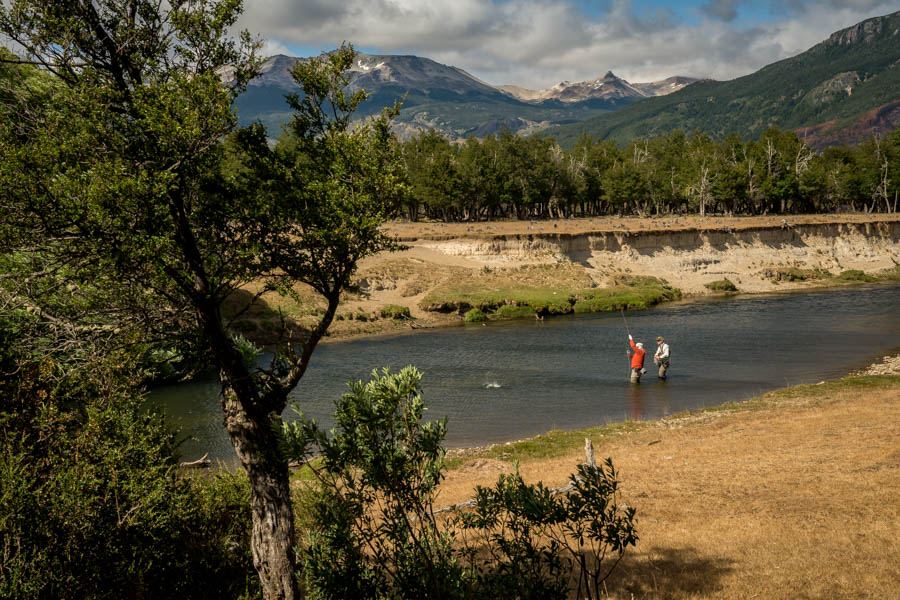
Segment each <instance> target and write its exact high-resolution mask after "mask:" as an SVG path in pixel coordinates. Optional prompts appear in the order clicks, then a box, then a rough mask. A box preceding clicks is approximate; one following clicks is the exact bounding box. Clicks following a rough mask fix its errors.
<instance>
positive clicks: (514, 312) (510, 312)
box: [494, 304, 535, 319]
mask: <svg viewBox="0 0 900 600" xmlns="http://www.w3.org/2000/svg"><path fill="white" fill-rule="evenodd" d="M494 315H495V316H496V317H497V318H500V319H520V318H524V317H532V318H534V315H535V311H534V308H532V307H531V306H513V305H512V304H504V305H503V306H501V307H499V308H498V309H497V311H496V312H495V313H494Z"/></svg>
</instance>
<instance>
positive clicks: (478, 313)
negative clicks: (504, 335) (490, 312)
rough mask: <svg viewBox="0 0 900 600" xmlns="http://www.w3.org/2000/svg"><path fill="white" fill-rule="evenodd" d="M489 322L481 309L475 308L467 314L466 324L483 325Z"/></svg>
mask: <svg viewBox="0 0 900 600" xmlns="http://www.w3.org/2000/svg"><path fill="white" fill-rule="evenodd" d="M482 321H487V315H486V314H484V312H483V311H482V310H481V309H480V308H473V309H472V310H470V311H469V312H467V313H466V323H481V322H482Z"/></svg>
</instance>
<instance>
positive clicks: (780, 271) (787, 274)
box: [762, 267, 831, 281]
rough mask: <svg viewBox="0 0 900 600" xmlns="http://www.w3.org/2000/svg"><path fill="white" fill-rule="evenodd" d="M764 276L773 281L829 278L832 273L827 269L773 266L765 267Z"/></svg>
mask: <svg viewBox="0 0 900 600" xmlns="http://www.w3.org/2000/svg"><path fill="white" fill-rule="evenodd" d="M762 276H763V277H764V278H765V279H772V280H773V281H806V280H808V279H827V278H829V277H831V273H830V272H828V271H827V270H825V269H798V268H797V267H773V268H769V269H764V270H763V272H762Z"/></svg>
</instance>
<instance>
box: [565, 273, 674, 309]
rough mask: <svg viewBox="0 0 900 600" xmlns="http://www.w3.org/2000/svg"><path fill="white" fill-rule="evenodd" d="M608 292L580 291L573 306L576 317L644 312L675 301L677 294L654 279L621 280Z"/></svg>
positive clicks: (599, 289) (664, 283)
mask: <svg viewBox="0 0 900 600" xmlns="http://www.w3.org/2000/svg"><path fill="white" fill-rule="evenodd" d="M616 283H617V285H614V286H613V287H609V288H598V289H591V290H584V291H583V292H582V293H581V294H580V295H579V298H578V300H577V301H576V302H575V305H574V307H573V308H574V311H575V312H576V313H591V312H609V311H614V310H620V309H645V308H649V307H651V306H653V305H655V304H659V303H660V302H667V301H671V300H678V299H679V298H681V290H679V289H677V288H673V287H672V286H670V285H669V284H668V283H667V282H666V281H665V280H662V279H657V278H656V277H625V278H621V279H620V280H617V281H616Z"/></svg>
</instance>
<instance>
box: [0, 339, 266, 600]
mask: <svg viewBox="0 0 900 600" xmlns="http://www.w3.org/2000/svg"><path fill="white" fill-rule="evenodd" d="M0 329H2V323H0ZM7 349H8V347H7V346H6V345H4V346H3V347H2V348H0V397H2V398H3V403H2V408H0V539H3V540H4V549H3V552H2V553H0V598H122V597H135V598H174V597H178V598H208V597H236V596H238V595H240V594H251V595H252V594H255V593H257V589H258V580H257V578H256V574H255V570H254V569H253V566H252V561H251V557H250V551H249V531H250V523H249V489H248V487H247V486H246V484H245V483H240V482H237V481H235V480H233V479H232V478H231V476H223V477H222V478H216V479H213V480H210V481H200V480H196V481H195V480H191V479H184V478H181V477H179V476H178V473H177V469H178V462H177V458H176V454H175V450H176V447H175V437H174V434H173V433H172V432H170V431H169V429H168V428H167V427H166V426H165V424H164V422H163V420H162V419H161V418H160V416H159V415H156V414H153V413H151V412H148V411H147V410H146V407H145V405H144V402H143V399H142V398H141V397H140V396H139V395H138V394H136V393H134V392H133V389H132V388H131V386H130V383H129V381H128V380H127V379H125V378H124V377H122V375H121V372H125V373H128V372H130V371H132V369H133V367H134V363H133V362H132V361H131V360H129V359H128V357H126V356H110V357H109V358H108V360H102V361H97V362H95V363H93V364H91V365H90V366H89V368H84V369H81V370H79V371H78V372H68V373H67V372H66V369H65V367H64V365H60V364H59V363H56V362H54V361H53V360H51V359H50V358H42V359H40V360H39V361H35V360H26V359H24V358H22V357H21V356H10V355H9V354H6V355H5V356H3V355H4V351H5V350H7ZM120 369H121V372H120Z"/></svg>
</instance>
